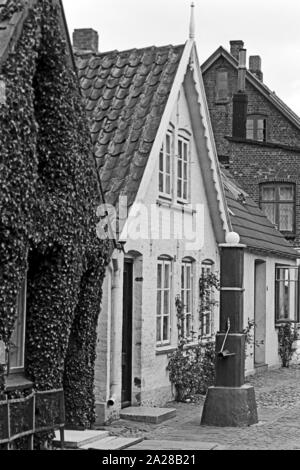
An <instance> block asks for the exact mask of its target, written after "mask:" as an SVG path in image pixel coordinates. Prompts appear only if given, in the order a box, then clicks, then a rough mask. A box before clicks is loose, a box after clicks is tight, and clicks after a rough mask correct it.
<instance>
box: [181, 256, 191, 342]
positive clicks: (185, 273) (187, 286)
mask: <svg viewBox="0 0 300 470" xmlns="http://www.w3.org/2000/svg"><path fill="white" fill-rule="evenodd" d="M193 284H194V282H193V263H192V262H191V261H188V260H183V262H182V266H181V302H182V304H183V308H184V319H183V322H182V335H183V337H185V338H188V339H192V336H193V299H194V294H193Z"/></svg>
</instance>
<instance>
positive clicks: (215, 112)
mask: <svg viewBox="0 0 300 470" xmlns="http://www.w3.org/2000/svg"><path fill="white" fill-rule="evenodd" d="M220 68H226V69H227V70H228V77H229V100H228V102H227V103H225V104H224V103H223V104H218V103H217V102H216V74H217V70H218V69H220ZM203 79H204V85H205V89H206V94H207V100H208V106H209V110H210V114H211V120H212V126H213V130H214V135H215V140H216V145H217V150H218V154H219V157H220V159H221V157H227V159H228V161H229V169H230V171H231V173H232V175H233V176H234V177H235V179H236V180H237V182H238V183H239V184H240V185H241V186H242V187H243V188H244V189H245V191H247V192H248V193H249V194H250V195H251V196H252V197H253V198H254V200H255V201H256V202H259V183H262V182H266V181H272V182H282V181H289V182H293V183H296V230H297V236H296V239H295V240H294V241H293V244H294V245H295V246H300V152H299V153H297V152H293V151H290V150H285V149H282V148H280V146H279V145H278V147H276V145H277V144H278V143H280V144H285V145H289V146H295V147H299V148H300V130H299V129H298V128H297V127H296V126H294V125H293V124H292V123H291V122H290V121H289V120H288V119H287V118H286V117H285V116H284V115H283V114H282V113H281V112H280V111H278V109H277V108H276V107H275V106H274V105H273V104H271V103H270V102H269V101H268V100H267V98H265V97H264V96H263V95H262V94H261V93H260V92H259V91H258V90H257V89H256V88H254V86H253V85H252V84H251V83H249V82H248V81H247V82H246V92H247V94H248V98H249V104H248V114H262V115H265V116H266V117H267V141H268V142H271V143H274V144H276V145H274V148H270V147H268V146H267V145H253V144H247V143H246V142H242V143H238V142H230V141H228V139H227V138H226V137H228V136H232V95H233V94H234V93H235V92H236V89H237V70H236V69H235V68H234V67H232V66H231V65H230V64H229V63H228V62H227V61H226V60H225V59H224V58H220V59H218V60H217V61H216V62H215V63H214V64H213V66H212V67H210V68H209V69H208V70H207V71H206V72H205V73H204V76H203Z"/></svg>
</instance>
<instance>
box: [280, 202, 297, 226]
mask: <svg viewBox="0 0 300 470" xmlns="http://www.w3.org/2000/svg"><path fill="white" fill-rule="evenodd" d="M293 219H294V205H293V204H279V230H286V231H289V232H292V231H293Z"/></svg>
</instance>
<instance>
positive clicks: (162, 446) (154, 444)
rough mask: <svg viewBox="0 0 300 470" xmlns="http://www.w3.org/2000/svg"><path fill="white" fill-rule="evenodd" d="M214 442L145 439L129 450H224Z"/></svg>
mask: <svg viewBox="0 0 300 470" xmlns="http://www.w3.org/2000/svg"><path fill="white" fill-rule="evenodd" d="M224 449H225V447H223V446H220V445H219V444H217V443H215V442H199V441H175V440H173V441H167V440H145V441H143V442H141V443H140V444H137V445H134V446H132V447H130V450H144V451H145V450H224Z"/></svg>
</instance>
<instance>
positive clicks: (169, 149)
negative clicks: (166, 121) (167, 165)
mask: <svg viewBox="0 0 300 470" xmlns="http://www.w3.org/2000/svg"><path fill="white" fill-rule="evenodd" d="M166 151H167V153H168V154H169V155H170V153H171V136H170V135H169V134H167V137H166Z"/></svg>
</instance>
